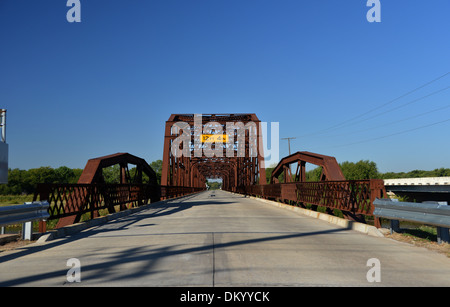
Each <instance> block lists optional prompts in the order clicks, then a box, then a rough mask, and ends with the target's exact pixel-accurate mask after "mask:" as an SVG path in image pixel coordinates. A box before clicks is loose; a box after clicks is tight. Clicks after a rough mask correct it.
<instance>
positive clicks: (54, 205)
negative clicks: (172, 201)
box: [33, 184, 203, 232]
mask: <svg viewBox="0 0 450 307" xmlns="http://www.w3.org/2000/svg"><path fill="white" fill-rule="evenodd" d="M200 190H203V189H201V188H191V187H173V186H156V185H150V184H38V186H37V189H36V192H35V194H34V198H33V200H34V201H36V200H38V199H39V200H41V201H47V202H48V203H49V208H48V213H49V215H50V216H49V218H48V220H56V219H58V222H57V224H56V226H55V228H60V227H63V226H67V225H70V224H73V223H76V222H79V221H80V219H81V216H83V219H93V218H96V217H98V216H100V215H102V212H101V210H104V211H105V210H106V211H107V212H109V213H114V212H116V211H122V210H127V209H130V208H132V207H138V206H142V205H145V204H148V203H152V202H156V201H159V200H160V199H169V198H174V197H178V196H183V195H187V194H191V193H195V192H198V191H200ZM45 231H46V224H45V223H40V225H39V232H45Z"/></svg>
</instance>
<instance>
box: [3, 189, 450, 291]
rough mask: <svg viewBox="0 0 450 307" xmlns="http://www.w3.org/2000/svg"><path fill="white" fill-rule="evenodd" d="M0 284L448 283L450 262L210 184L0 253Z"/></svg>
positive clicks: (391, 284)
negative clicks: (372, 262)
mask: <svg viewBox="0 0 450 307" xmlns="http://www.w3.org/2000/svg"><path fill="white" fill-rule="evenodd" d="M213 195H214V196H213ZM72 258H76V259H78V261H79V263H80V265H81V266H80V270H79V271H78V272H76V271H75V270H74V268H73V267H72V266H71V265H72V262H69V263H68V260H69V259H72ZM372 258H376V259H378V260H379V264H380V266H379V271H376V269H377V266H375V267H372V266H368V265H367V263H368V260H369V259H372ZM68 264H69V266H68ZM69 270H71V271H70V273H74V274H71V275H70V277H72V278H74V277H76V276H79V277H80V282H69V281H71V279H70V278H69V279H68V278H67V274H68V272H69ZM369 270H371V271H370V272H369ZM368 272H369V274H368ZM76 273H79V275H77V274H76ZM368 275H369V277H372V278H373V277H379V278H380V282H377V281H374V282H369V281H368V279H367V276H368ZM369 280H370V278H369ZM0 286H450V259H449V258H447V257H445V256H444V255H441V254H438V253H435V252H432V251H429V250H426V249H424V248H419V247H414V246H410V245H408V244H405V243H400V242H396V241H393V240H391V239H387V238H379V237H372V236H368V235H366V234H362V233H359V232H356V231H354V230H348V229H344V228H341V227H338V226H336V225H333V224H329V223H327V222H325V221H322V220H318V219H314V218H311V217H306V216H304V215H301V214H299V213H296V212H292V211H290V210H285V209H282V208H278V207H275V206H272V205H269V204H267V203H264V202H261V201H259V200H255V199H250V198H246V197H243V196H240V195H235V194H232V193H228V192H224V191H215V192H214V191H207V192H202V193H200V194H197V195H191V196H187V197H185V198H182V199H179V200H173V201H169V202H167V203H157V204H154V205H152V206H149V207H148V209H145V210H142V211H140V212H137V213H134V214H131V215H128V216H126V217H123V218H120V219H117V220H114V221H111V222H109V223H107V224H104V225H101V226H97V227H92V228H89V229H87V230H84V231H82V232H80V233H77V234H75V235H71V236H69V237H65V238H61V239H56V240H53V241H49V242H45V243H43V244H33V245H29V246H26V247H24V248H21V249H19V250H16V251H10V252H3V253H0Z"/></svg>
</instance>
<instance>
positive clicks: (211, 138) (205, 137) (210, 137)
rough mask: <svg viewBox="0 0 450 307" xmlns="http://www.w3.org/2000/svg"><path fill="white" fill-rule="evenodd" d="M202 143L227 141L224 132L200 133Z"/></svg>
mask: <svg viewBox="0 0 450 307" xmlns="http://www.w3.org/2000/svg"><path fill="white" fill-rule="evenodd" d="M200 139H201V141H202V143H214V142H228V135H226V134H202V135H200Z"/></svg>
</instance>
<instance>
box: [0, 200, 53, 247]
mask: <svg viewBox="0 0 450 307" xmlns="http://www.w3.org/2000/svg"><path fill="white" fill-rule="evenodd" d="M49 206H50V205H49V203H48V202H47V201H35V202H27V203H24V204H23V205H13V206H3V207H0V226H6V225H11V224H22V239H24V240H31V237H32V232H33V223H32V222H33V221H36V220H41V221H42V220H46V219H47V218H49V217H50V215H49V214H48V212H47V210H48V208H49Z"/></svg>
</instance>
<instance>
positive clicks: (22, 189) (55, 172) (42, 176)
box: [0, 160, 162, 195]
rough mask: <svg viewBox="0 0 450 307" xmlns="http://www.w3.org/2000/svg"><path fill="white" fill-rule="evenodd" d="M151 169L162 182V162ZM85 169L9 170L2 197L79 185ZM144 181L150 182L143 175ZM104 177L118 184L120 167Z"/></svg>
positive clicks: (0, 186)
mask: <svg viewBox="0 0 450 307" xmlns="http://www.w3.org/2000/svg"><path fill="white" fill-rule="evenodd" d="M150 167H151V168H152V169H153V170H154V171H155V173H156V176H157V178H158V183H160V181H161V169H162V160H156V161H153V162H152V163H150ZM129 171H130V177H131V178H133V177H134V173H135V171H136V168H130V170H129ZM82 172H83V169H81V168H69V167H67V166H61V167H58V168H52V167H50V166H43V167H39V168H31V169H29V170H22V169H18V168H15V169H8V183H7V184H0V195H21V194H33V193H34V192H35V189H36V186H37V184H38V183H77V182H78V179H79V178H80V176H81V173H82ZM143 175H144V176H143V181H144V182H146V181H148V178H146V176H145V174H143ZM103 177H104V179H105V182H106V183H118V182H119V180H120V179H119V178H120V167H119V165H118V164H117V165H113V166H110V167H107V168H104V169H103Z"/></svg>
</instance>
